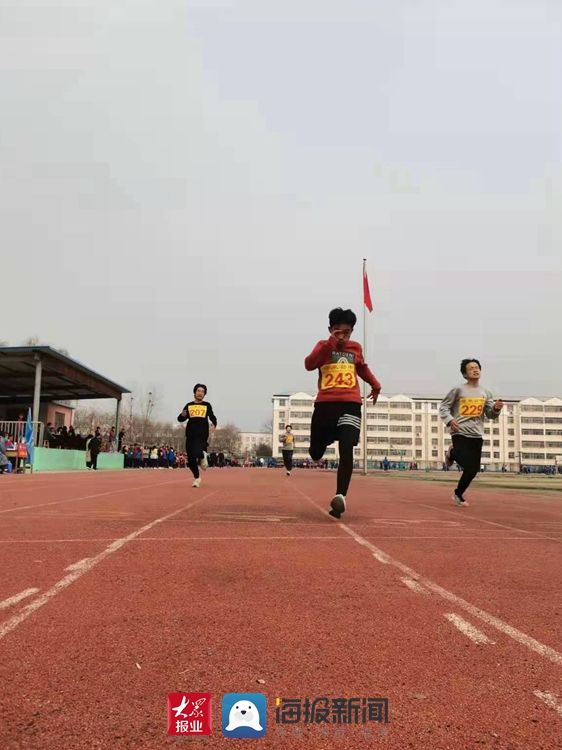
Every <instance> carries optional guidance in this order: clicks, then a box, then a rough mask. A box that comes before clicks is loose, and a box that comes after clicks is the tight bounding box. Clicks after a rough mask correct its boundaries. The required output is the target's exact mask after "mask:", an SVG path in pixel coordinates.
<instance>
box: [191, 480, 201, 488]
mask: <svg viewBox="0 0 562 750" xmlns="http://www.w3.org/2000/svg"><path fill="white" fill-rule="evenodd" d="M191 486H192V487H200V486H201V479H194V480H193V484H192V485H191Z"/></svg>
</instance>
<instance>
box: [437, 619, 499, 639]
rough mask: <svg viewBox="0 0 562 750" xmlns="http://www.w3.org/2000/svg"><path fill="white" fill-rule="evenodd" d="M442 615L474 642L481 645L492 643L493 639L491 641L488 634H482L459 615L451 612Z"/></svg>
mask: <svg viewBox="0 0 562 750" xmlns="http://www.w3.org/2000/svg"><path fill="white" fill-rule="evenodd" d="M443 617H445V619H447V620H449V622H451V623H452V624H453V625H454V626H455V627H456V628H458V629H459V630H460V631H461V633H463V634H464V635H466V637H467V638H470V640H471V641H474V643H478V645H483V644H484V643H491V644H493V643H494V641H491V640H490V639H489V638H488V636H487V635H484V633H483V632H482V631H481V630H478V628H475V627H474V625H471V624H470V623H469V622H467V621H466V620H463V618H462V617H459V615H455V614H454V613H453V612H450V613H449V614H446V615H443Z"/></svg>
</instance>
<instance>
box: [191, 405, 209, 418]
mask: <svg viewBox="0 0 562 750" xmlns="http://www.w3.org/2000/svg"><path fill="white" fill-rule="evenodd" d="M187 411H188V413H189V418H190V419H193V418H194V417H203V418H205V417H206V416H207V407H206V406H201V405H200V404H191V406H189V407H188V409H187Z"/></svg>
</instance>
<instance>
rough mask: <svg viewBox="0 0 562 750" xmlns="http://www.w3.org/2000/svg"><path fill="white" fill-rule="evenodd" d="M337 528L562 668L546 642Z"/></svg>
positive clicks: (350, 531)
mask: <svg viewBox="0 0 562 750" xmlns="http://www.w3.org/2000/svg"><path fill="white" fill-rule="evenodd" d="M295 489H296V490H297V492H298V493H299V494H300V495H302V496H303V497H304V498H305V499H306V500H308V502H309V503H311V505H313V506H314V507H315V508H316V509H317V510H319V511H320V512H321V513H322V514H323V515H325V516H326V517H327V518H329V519H330V521H331V522H332V523H334V519H333V518H332V517H331V516H330V515H329V514H328V512H327V511H325V510H324V508H322V507H321V506H320V505H317V504H316V503H315V502H314V500H312V498H310V497H309V496H308V495H307V494H305V493H304V492H303V491H302V490H301V489H299V488H298V487H295ZM338 526H339V528H340V529H342V530H343V531H345V532H346V534H349V535H350V536H351V537H353V539H355V541H356V542H357V543H358V544H360V545H362V546H363V547H366V548H367V549H368V550H370V552H372V553H373V556H375V553H376V554H377V555H382V556H384V558H386V560H387V564H389V565H393V566H394V567H395V568H397V569H398V570H399V571H401V572H402V573H405V574H406V575H407V576H408V577H409V578H413V579H415V580H416V581H417V582H418V583H420V584H422V585H423V586H425V588H426V589H429V590H430V591H433V592H434V593H435V594H438V595H439V596H440V597H442V598H443V599H445V600H446V601H448V602H452V603H453V604H454V605H455V606H457V607H460V608H461V609H464V610H465V612H468V613H469V614H471V615H472V616H473V617H476V618H478V619H479V620H482V622H485V623H486V624H487V625H491V626H492V627H494V628H496V630H499V631H500V633H503V634H504V635H507V636H509V637H510V638H512V639H513V640H514V641H517V643H520V644H521V645H523V646H526V648H528V649H529V650H530V651H534V652H535V653H536V654H538V655H539V656H542V657H543V658H544V659H548V660H549V661H551V662H553V663H554V664H557V665H558V666H560V667H562V654H560V653H559V652H558V651H556V650H555V649H553V648H551V647H550V646H546V645H545V644H544V643H541V642H540V641H537V640H536V639H535V638H532V637H531V636H529V635H527V634H526V633H523V632H522V631H521V630H518V629H517V628H514V627H513V626H511V625H508V623H506V622H504V621H503V620H500V618H499V617H495V616H494V615H491V614H490V613H489V612H486V611H485V610H483V609H480V608H479V607H476V606H474V604H470V602H467V601H465V600H464V599H462V598H461V597H460V596H457V595H456V594H453V593H452V592H451V591H448V590H447V589H445V588H443V587H442V586H439V585H438V584H437V583H434V582H433V581H432V580H430V579H429V578H425V577H424V576H422V575H420V574H419V573H417V572H416V571H415V570H413V569H412V568H409V567H408V566H407V565H404V563H401V562H400V561H399V560H395V559H394V558H392V557H390V556H389V555H387V554H386V552H383V551H382V550H381V549H379V548H378V547H375V545H374V544H371V542H368V541H367V540H366V539H365V538H364V537H362V536H361V535H360V534H357V533H356V532H355V531H353V529H351V528H350V527H349V526H346V524H344V523H342V522H341V521H338Z"/></svg>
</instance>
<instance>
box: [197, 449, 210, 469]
mask: <svg viewBox="0 0 562 750" xmlns="http://www.w3.org/2000/svg"><path fill="white" fill-rule="evenodd" d="M199 466H200V467H201V468H202V469H203V471H207V469H208V468H209V459H208V458H207V454H206V452H205V451H203V458H202V459H201V461H199Z"/></svg>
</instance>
